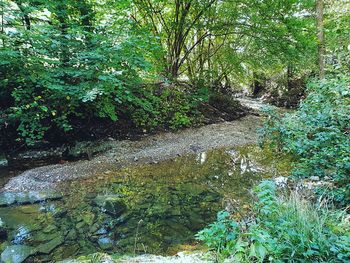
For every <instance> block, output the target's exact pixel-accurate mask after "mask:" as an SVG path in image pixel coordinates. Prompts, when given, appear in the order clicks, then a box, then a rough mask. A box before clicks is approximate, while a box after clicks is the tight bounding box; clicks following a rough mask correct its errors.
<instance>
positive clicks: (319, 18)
mask: <svg viewBox="0 0 350 263" xmlns="http://www.w3.org/2000/svg"><path fill="white" fill-rule="evenodd" d="M323 11H324V3H323V0H316V27H317V40H318V66H319V76H320V79H324V78H325V37H324V21H323Z"/></svg>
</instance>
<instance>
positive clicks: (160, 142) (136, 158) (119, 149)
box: [0, 115, 262, 192]
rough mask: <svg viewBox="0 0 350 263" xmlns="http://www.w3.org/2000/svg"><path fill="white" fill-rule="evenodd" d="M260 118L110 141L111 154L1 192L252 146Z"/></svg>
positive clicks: (23, 178)
mask: <svg viewBox="0 0 350 263" xmlns="http://www.w3.org/2000/svg"><path fill="white" fill-rule="evenodd" d="M261 124H262V117H258V116H252V115H248V116H246V117H244V118H242V119H239V120H235V121H232V122H223V123H218V124H212V125H207V126H203V127H200V128H191V129H186V130H182V131H179V132H176V133H172V132H167V133H161V134H157V135H152V136H149V137H146V138H143V139H142V140H139V141H129V140H123V141H109V142H108V144H110V145H111V147H110V148H111V150H109V151H107V152H105V153H103V154H101V155H99V156H97V157H95V158H93V159H92V160H83V161H77V162H72V163H65V164H57V165H49V166H44V167H39V168H35V169H31V170H28V171H26V172H24V173H22V174H20V175H19V176H17V177H14V178H12V179H11V180H10V181H9V182H8V183H7V184H6V185H5V186H4V187H3V188H2V189H1V190H0V192H23V191H42V190H54V189H56V188H57V187H58V186H59V185H60V184H62V183H63V182H65V181H69V180H75V179H79V178H85V177H90V176H94V175H97V174H98V175H101V174H103V173H108V172H110V171H113V170H117V169H120V168H121V167H124V166H127V165H130V164H134V163H154V162H159V161H162V160H166V159H170V158H174V157H176V156H179V155H183V154H187V153H195V152H202V151H206V150H209V149H214V148H220V147H233V146H238V145H245V144H252V143H255V142H256V140H257V133H256V129H257V128H259V127H260V126H261Z"/></svg>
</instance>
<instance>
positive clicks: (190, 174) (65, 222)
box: [0, 146, 289, 262]
mask: <svg viewBox="0 0 350 263" xmlns="http://www.w3.org/2000/svg"><path fill="white" fill-rule="evenodd" d="M288 170H289V166H288V162H280V161H279V160H276V159H274V158H272V155H271V154H269V153H267V152H263V151H261V150H259V148H258V147H256V146H245V147H239V148H235V149H219V150H212V151H208V152H202V153H198V154H194V155H187V156H183V157H179V158H176V159H173V160H169V161H164V162H161V163H156V164H147V165H137V166H132V167H128V168H124V169H122V170H120V171H119V172H117V173H112V172H110V171H106V172H105V173H104V174H101V175H96V176H95V177H94V178H89V179H85V180H81V181H75V182H72V183H70V184H65V185H64V186H62V188H61V191H62V192H63V194H64V197H63V199H61V200H59V201H46V202H42V203H40V204H33V205H22V206H15V207H2V208H0V218H2V220H3V221H4V223H5V225H6V229H7V231H8V233H7V235H8V236H7V238H5V237H4V236H3V237H2V238H3V240H2V241H1V240H0V242H2V244H1V247H0V249H1V250H4V249H6V248H7V247H9V246H13V245H25V246H26V247H25V249H26V251H30V253H29V252H28V253H29V254H30V255H31V257H30V258H29V259H27V260H28V261H29V262H31V261H33V260H40V261H42V260H61V259H65V258H69V257H74V256H77V255H80V254H91V253H94V252H97V251H106V252H108V253H158V254H172V253H174V252H176V251H178V250H181V249H182V247H181V246H184V245H194V244H195V240H194V235H195V233H197V232H198V231H199V230H200V229H202V228H204V227H205V226H206V225H207V224H209V223H211V222H212V221H214V220H215V217H216V214H217V212H218V211H220V210H223V209H227V210H229V211H230V212H232V213H234V214H235V215H236V216H240V215H241V214H243V213H244V211H245V210H246V209H249V205H250V204H251V202H252V197H251V194H250V189H251V188H252V187H253V186H254V184H256V183H257V182H258V181H260V180H262V179H263V178H268V177H271V176H274V175H276V174H281V173H282V174H283V172H288ZM28 246H29V248H30V249H28ZM16 248H19V249H22V247H16ZM29 254H28V255H29Z"/></svg>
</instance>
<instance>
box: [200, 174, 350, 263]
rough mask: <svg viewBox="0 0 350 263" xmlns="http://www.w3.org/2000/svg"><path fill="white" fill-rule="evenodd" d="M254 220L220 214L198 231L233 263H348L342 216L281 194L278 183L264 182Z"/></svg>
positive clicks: (258, 191)
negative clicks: (277, 187) (345, 262)
mask: <svg viewBox="0 0 350 263" xmlns="http://www.w3.org/2000/svg"><path fill="white" fill-rule="evenodd" d="M254 192H255V194H256V196H257V198H258V201H257V204H256V205H255V210H254V212H255V218H254V220H251V221H248V222H245V221H241V222H236V221H233V220H230V219H229V218H228V217H227V216H228V214H227V213H226V214H225V213H223V212H221V213H220V218H218V221H217V222H216V223H214V224H211V225H210V226H209V227H208V228H206V229H204V230H202V231H201V232H199V233H198V235H197V238H198V239H199V240H203V241H204V242H205V243H206V244H207V245H208V246H209V248H210V249H212V250H213V251H216V252H217V253H218V254H219V259H223V258H226V257H227V256H228V255H230V260H229V261H230V262H344V260H347V259H349V257H350V243H349V241H350V235H349V233H350V232H349V230H350V226H349V225H348V223H344V222H343V221H342V220H341V216H342V213H341V212H337V211H330V210H328V209H327V208H326V207H315V206H313V205H310V204H309V203H308V202H307V201H305V200H303V199H302V198H301V197H300V196H299V195H298V194H297V193H296V192H295V193H292V194H291V195H290V197H283V196H279V195H278V194H277V193H276V185H275V183H274V182H271V181H263V182H262V183H260V184H259V185H258V186H257V187H256V189H255V191H254Z"/></svg>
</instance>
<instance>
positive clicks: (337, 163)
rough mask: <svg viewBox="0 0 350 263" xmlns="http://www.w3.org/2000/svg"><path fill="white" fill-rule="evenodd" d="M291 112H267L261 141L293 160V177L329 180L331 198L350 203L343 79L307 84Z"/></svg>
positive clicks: (349, 97) (347, 102) (348, 90)
mask: <svg viewBox="0 0 350 263" xmlns="http://www.w3.org/2000/svg"><path fill="white" fill-rule="evenodd" d="M308 94H309V95H308V96H307V98H306V99H305V101H304V102H303V103H302V104H301V105H300V107H299V109H298V110H297V111H295V112H292V113H288V114H285V115H284V116H282V117H280V116H279V115H278V114H277V113H276V112H273V111H269V112H268V114H269V117H268V120H267V121H266V122H265V125H264V128H263V129H262V130H261V134H262V139H263V140H265V144H269V145H270V146H272V147H274V148H275V149H278V150H282V151H286V152H288V153H291V154H292V155H294V156H295V157H296V161H295V167H294V170H293V174H294V175H296V176H299V177H310V176H319V177H325V176H328V177H331V178H333V179H334V181H335V184H336V186H337V187H338V188H337V190H336V191H335V198H336V200H337V201H338V202H342V203H343V204H344V203H346V202H348V201H350V176H349V175H350V121H349V116H350V87H349V80H348V79H347V78H345V77H339V78H335V79H328V80H325V81H322V82H311V83H310V84H309V86H308Z"/></svg>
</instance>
